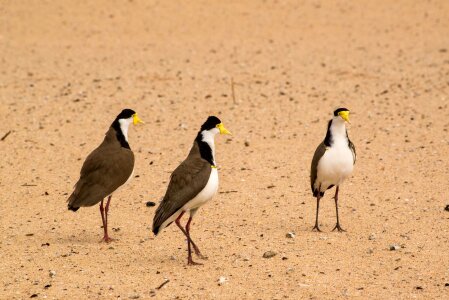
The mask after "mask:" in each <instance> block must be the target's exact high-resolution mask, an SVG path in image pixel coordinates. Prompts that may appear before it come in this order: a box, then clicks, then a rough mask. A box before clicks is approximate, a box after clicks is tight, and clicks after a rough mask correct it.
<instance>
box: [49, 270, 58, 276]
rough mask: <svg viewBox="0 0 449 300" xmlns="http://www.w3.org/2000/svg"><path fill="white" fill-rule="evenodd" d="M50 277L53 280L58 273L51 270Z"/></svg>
mask: <svg viewBox="0 0 449 300" xmlns="http://www.w3.org/2000/svg"><path fill="white" fill-rule="evenodd" d="M48 275H50V277H52V278H53V277H55V276H56V271H53V270H51V271H50V272H49V274H48Z"/></svg>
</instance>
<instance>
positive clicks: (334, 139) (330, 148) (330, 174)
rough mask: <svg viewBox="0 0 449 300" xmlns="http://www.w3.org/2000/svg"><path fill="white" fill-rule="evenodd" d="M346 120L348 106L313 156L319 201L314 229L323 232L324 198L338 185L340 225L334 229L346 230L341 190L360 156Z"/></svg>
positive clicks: (313, 180) (329, 127)
mask: <svg viewBox="0 0 449 300" xmlns="http://www.w3.org/2000/svg"><path fill="white" fill-rule="evenodd" d="M346 123H350V122H349V110H348V109H347V108H344V107H341V108H338V109H336V110H335V111H334V114H333V117H332V119H331V120H329V123H328V125H327V133H326V137H325V138H324V141H323V142H321V144H319V145H318V147H317V148H316V150H315V154H314V155H313V159H312V164H311V167H310V185H311V188H312V192H313V196H314V197H316V201H317V202H316V218H315V226H314V227H313V229H312V230H316V231H320V232H321V230H320V228H319V226H318V211H319V209H320V199H321V198H322V197H323V196H324V192H325V191H326V190H328V189H330V188H332V187H334V186H335V196H334V199H335V210H336V213H337V224H336V225H335V227H334V229H333V230H332V231H334V230H338V231H339V232H342V231H345V230H344V229H342V228H341V226H340V222H339V218H338V191H339V187H340V185H341V184H342V183H343V181H344V180H345V179H346V178H347V177H348V176H349V175H351V173H352V171H353V169H354V164H355V161H356V158H357V155H356V151H355V146H354V144H353V143H352V142H351V140H350V139H349V136H348V131H347V129H346Z"/></svg>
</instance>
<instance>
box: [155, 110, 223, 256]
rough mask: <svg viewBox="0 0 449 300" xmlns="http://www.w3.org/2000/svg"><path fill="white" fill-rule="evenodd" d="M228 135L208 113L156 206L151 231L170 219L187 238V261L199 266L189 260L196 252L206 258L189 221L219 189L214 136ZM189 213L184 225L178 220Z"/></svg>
mask: <svg viewBox="0 0 449 300" xmlns="http://www.w3.org/2000/svg"><path fill="white" fill-rule="evenodd" d="M218 133H220V134H231V132H230V131H228V130H227V129H226V128H225V127H224V125H223V123H222V122H221V121H220V119H218V118H217V117H215V116H209V117H208V118H207V120H206V122H204V124H203V125H202V126H201V128H200V130H199V131H198V134H197V136H196V138H195V140H194V142H193V146H192V148H191V150H190V153H189V154H188V156H187V158H186V159H185V160H184V161H183V162H182V163H181V164H180V165H179V166H178V167H177V168H176V169H175V170H174V171H173V173H172V174H171V176H170V182H169V184H168V187H167V191H166V193H165V196H164V197H163V198H162V201H161V203H160V204H159V206H158V208H157V209H156V212H155V215H154V219H153V228H152V230H153V233H154V234H155V235H157V234H158V233H160V232H161V231H162V230H163V229H164V228H165V227H167V226H169V225H170V224H171V223H173V221H174V222H175V224H176V225H177V226H178V227H179V229H180V230H181V231H182V233H183V234H184V235H185V236H186V238H187V251H188V257H187V264H188V265H201V263H197V262H194V261H193V259H192V247H193V250H194V251H195V254H196V255H197V256H198V257H199V258H201V259H206V257H205V256H203V255H202V254H201V251H200V250H199V248H198V246H197V245H196V244H195V242H194V241H193V240H192V238H191V237H190V224H191V222H192V218H193V216H194V215H195V213H196V212H197V211H198V209H199V208H200V207H201V206H202V205H204V204H206V203H207V202H208V201H209V200H211V199H212V198H213V196H214V195H215V193H216V192H217V190H218V170H217V165H216V161H215V143H214V138H215V135H217V134H218ZM186 212H188V213H189V214H190V216H189V219H188V221H187V223H186V226H185V228H183V227H182V225H181V223H180V221H181V218H182V216H183V215H184V214H185V213H186Z"/></svg>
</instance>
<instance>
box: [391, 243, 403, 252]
mask: <svg viewBox="0 0 449 300" xmlns="http://www.w3.org/2000/svg"><path fill="white" fill-rule="evenodd" d="M399 249H401V246H399V245H397V244H393V245H390V251H395V250H399Z"/></svg>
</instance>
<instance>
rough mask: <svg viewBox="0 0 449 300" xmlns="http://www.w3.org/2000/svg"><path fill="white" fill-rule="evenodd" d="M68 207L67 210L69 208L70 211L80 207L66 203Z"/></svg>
mask: <svg viewBox="0 0 449 300" xmlns="http://www.w3.org/2000/svg"><path fill="white" fill-rule="evenodd" d="M68 208H69V210H71V211H74V212H75V211H77V210H78V209H80V208H79V207H74V206H72V205H70V204H69V205H68Z"/></svg>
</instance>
